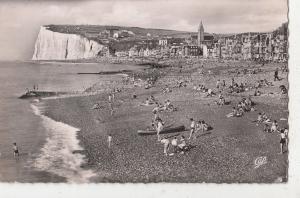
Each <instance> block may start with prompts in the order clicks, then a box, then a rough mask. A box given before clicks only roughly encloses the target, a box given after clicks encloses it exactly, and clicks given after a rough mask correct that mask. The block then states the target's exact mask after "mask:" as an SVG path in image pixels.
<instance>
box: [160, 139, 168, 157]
mask: <svg viewBox="0 0 300 198" xmlns="http://www.w3.org/2000/svg"><path fill="white" fill-rule="evenodd" d="M160 142H161V143H163V144H164V155H166V156H167V155H168V150H169V145H170V140H168V139H166V138H163V139H162V140H161V141H160Z"/></svg>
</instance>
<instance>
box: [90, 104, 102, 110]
mask: <svg viewBox="0 0 300 198" xmlns="http://www.w3.org/2000/svg"><path fill="white" fill-rule="evenodd" d="M103 108H104V107H103V106H101V105H100V104H99V103H96V104H94V105H93V107H92V109H103Z"/></svg>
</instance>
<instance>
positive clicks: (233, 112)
mask: <svg viewBox="0 0 300 198" xmlns="http://www.w3.org/2000/svg"><path fill="white" fill-rule="evenodd" d="M241 116H242V113H241V112H239V111H238V110H237V109H236V108H235V107H232V112H231V113H229V114H227V115H226V117H227V118H230V117H241Z"/></svg>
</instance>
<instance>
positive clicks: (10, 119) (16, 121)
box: [0, 61, 138, 183]
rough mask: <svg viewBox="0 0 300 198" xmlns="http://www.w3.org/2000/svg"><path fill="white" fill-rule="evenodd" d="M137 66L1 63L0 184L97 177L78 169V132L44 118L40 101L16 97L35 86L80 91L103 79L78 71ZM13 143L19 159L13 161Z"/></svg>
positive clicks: (81, 160) (68, 181) (64, 90)
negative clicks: (17, 149) (16, 147)
mask: <svg viewBox="0 0 300 198" xmlns="http://www.w3.org/2000/svg"><path fill="white" fill-rule="evenodd" d="M137 68H138V67H137V66H133V65H124V64H104V63H59V62H29V61H28V62H24V61H14V62H0V182H22V183H45V182H51V183H57V182H67V183H87V182H89V181H90V178H92V177H93V176H95V173H94V172H93V171H92V170H87V169H82V168H81V165H82V163H84V159H85V158H84V156H82V154H79V153H77V152H76V153H73V151H75V150H81V149H82V148H81V147H80V146H79V140H78V139H77V138H76V133H77V131H78V130H80V129H77V128H75V127H73V126H69V125H67V124H65V123H62V122H56V121H54V120H52V119H51V118H49V117H46V116H44V115H43V105H42V103H40V102H39V101H38V100H24V99H19V98H18V97H19V96H21V95H22V94H24V93H25V91H26V89H29V90H32V89H33V86H36V85H37V86H38V89H39V90H43V91H61V92H70V93H78V92H79V93H80V92H83V91H84V90H85V89H87V88H88V87H91V86H92V85H93V84H95V83H97V82H99V81H101V80H102V79H103V76H101V75H78V74H77V73H79V72H87V73H93V72H100V71H117V70H121V69H126V70H134V69H137ZM14 142H15V143H17V146H18V148H19V153H20V155H19V157H16V158H15V157H14V156H13V143H14Z"/></svg>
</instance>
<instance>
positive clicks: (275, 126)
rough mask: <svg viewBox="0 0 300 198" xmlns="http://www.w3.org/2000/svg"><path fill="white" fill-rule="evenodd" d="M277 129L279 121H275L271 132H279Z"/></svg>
mask: <svg viewBox="0 0 300 198" xmlns="http://www.w3.org/2000/svg"><path fill="white" fill-rule="evenodd" d="M277 127H278V124H277V121H276V120H274V121H273V122H272V125H271V132H277Z"/></svg>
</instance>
